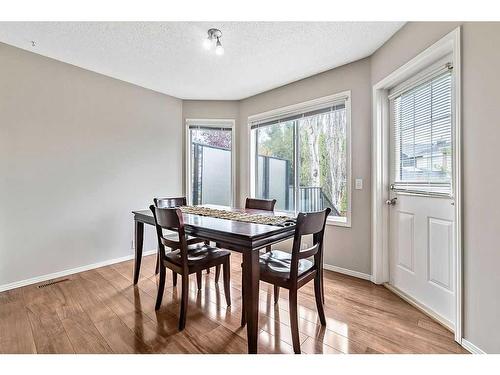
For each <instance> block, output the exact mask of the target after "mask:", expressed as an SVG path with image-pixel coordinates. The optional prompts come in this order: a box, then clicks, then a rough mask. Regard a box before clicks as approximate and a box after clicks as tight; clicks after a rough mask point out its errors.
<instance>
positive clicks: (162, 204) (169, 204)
mask: <svg viewBox="0 0 500 375" xmlns="http://www.w3.org/2000/svg"><path fill="white" fill-rule="evenodd" d="M153 202H154V204H155V207H159V208H174V207H181V206H185V205H186V204H187V203H186V202H187V201H186V197H174V198H171V197H168V198H167V197H164V198H154V199H153ZM172 236H173V238H174V239H175V238H177V234H175V233H174V234H173V235H172ZM201 242H205V243H206V244H207V245H208V244H209V243H208V241H204V240H202V239H200V238H196V237H191V236H188V245H194V244H196V243H201ZM208 271H209V270H207V273H208ZM159 272H160V252H159V251H158V253H157V255H156V271H155V274H158V273H159ZM172 280H173V284H174V286H177V274H176V273H175V272H172ZM197 280H199V282H198V289H201V274H200V276H199V277H197ZM217 281H218V280H217Z"/></svg>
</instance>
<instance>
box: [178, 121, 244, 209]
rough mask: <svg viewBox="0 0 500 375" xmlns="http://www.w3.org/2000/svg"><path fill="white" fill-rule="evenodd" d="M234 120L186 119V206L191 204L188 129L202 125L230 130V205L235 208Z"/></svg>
mask: <svg viewBox="0 0 500 375" xmlns="http://www.w3.org/2000/svg"><path fill="white" fill-rule="evenodd" d="M235 123H236V121H235V120H234V119H192V118H188V119H186V124H185V126H186V136H185V137H186V145H185V146H186V170H185V172H186V173H185V174H186V176H185V178H186V199H187V204H192V198H191V144H190V143H191V138H190V134H189V127H190V126H196V125H203V126H206V127H210V128H215V129H216V128H220V127H221V125H222V127H225V128H231V205H232V206H233V207H234V206H236V135H235V130H236V129H235Z"/></svg>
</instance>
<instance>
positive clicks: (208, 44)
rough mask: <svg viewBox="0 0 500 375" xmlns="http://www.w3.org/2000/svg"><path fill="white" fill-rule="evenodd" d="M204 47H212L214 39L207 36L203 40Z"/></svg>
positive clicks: (207, 48)
mask: <svg viewBox="0 0 500 375" xmlns="http://www.w3.org/2000/svg"><path fill="white" fill-rule="evenodd" d="M203 48H205V49H206V50H209V49H210V48H212V40H211V39H210V38H207V39H205V40H204V41H203Z"/></svg>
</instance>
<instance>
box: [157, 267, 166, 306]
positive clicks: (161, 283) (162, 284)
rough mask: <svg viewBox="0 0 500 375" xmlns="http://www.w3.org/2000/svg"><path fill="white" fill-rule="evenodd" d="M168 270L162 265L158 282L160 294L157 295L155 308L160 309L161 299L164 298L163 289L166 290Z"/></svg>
mask: <svg viewBox="0 0 500 375" xmlns="http://www.w3.org/2000/svg"><path fill="white" fill-rule="evenodd" d="M166 273H167V271H166V270H165V267H160V280H159V283H158V295H157V296H156V305H155V310H158V309H159V308H160V306H161V300H162V299H163V291H164V290H165V276H166Z"/></svg>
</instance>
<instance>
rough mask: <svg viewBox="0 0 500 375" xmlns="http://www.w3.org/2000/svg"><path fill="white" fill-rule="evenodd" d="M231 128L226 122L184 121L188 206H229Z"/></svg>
mask: <svg viewBox="0 0 500 375" xmlns="http://www.w3.org/2000/svg"><path fill="white" fill-rule="evenodd" d="M233 127H234V122H233V121H229V120H187V152H188V154H187V173H186V175H187V176H186V177H187V187H188V191H187V196H188V202H189V204H193V205H198V204H216V205H222V206H232V205H233V196H234V191H233V189H234V173H233V164H234V156H233V151H234V149H233V145H234V138H233Z"/></svg>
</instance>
